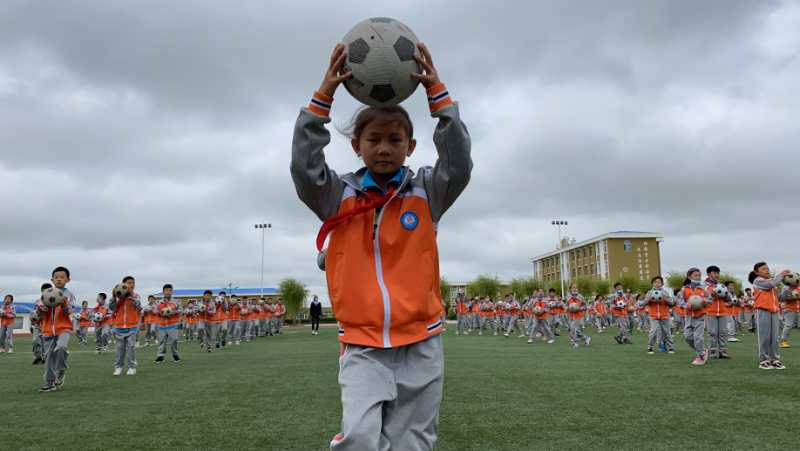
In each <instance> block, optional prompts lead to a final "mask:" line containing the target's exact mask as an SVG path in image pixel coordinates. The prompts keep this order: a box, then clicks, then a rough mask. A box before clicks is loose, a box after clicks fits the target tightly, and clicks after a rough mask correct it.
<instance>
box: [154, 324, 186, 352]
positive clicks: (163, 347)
mask: <svg viewBox="0 0 800 451" xmlns="http://www.w3.org/2000/svg"><path fill="white" fill-rule="evenodd" d="M167 346H169V349H170V351H171V352H172V358H173V359H179V358H181V356H180V354H178V329H177V328H175V329H168V330H162V329H159V330H158V354H156V357H164V356H165V355H166V354H167Z"/></svg>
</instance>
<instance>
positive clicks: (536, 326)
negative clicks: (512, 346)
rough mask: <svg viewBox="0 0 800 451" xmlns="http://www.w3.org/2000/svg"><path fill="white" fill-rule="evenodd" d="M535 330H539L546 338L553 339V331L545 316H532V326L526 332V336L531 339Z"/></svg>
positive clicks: (534, 334)
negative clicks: (539, 317) (540, 317)
mask: <svg viewBox="0 0 800 451" xmlns="http://www.w3.org/2000/svg"><path fill="white" fill-rule="evenodd" d="M536 332H541V333H542V336H543V337H545V338H547V339H548V340H552V339H553V331H552V330H551V329H550V322H549V321H548V320H547V318H542V319H538V318H536V317H534V318H533V327H532V328H531V330H530V332H528V338H529V339H531V340H533V338H534V337H535V336H536Z"/></svg>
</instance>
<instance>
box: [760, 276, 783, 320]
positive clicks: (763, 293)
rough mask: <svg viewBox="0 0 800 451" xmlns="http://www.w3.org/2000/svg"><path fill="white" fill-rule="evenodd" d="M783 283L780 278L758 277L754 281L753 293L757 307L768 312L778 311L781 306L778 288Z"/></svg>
mask: <svg viewBox="0 0 800 451" xmlns="http://www.w3.org/2000/svg"><path fill="white" fill-rule="evenodd" d="M780 283H781V280H780V278H777V277H776V278H774V279H765V278H763V277H758V278H756V280H754V281H753V295H754V296H755V298H756V305H755V308H756V309H757V310H765V311H768V312H773V313H778V312H779V311H780V306H779V302H778V289H777V288H776V287H777V286H778V285H779V284H780Z"/></svg>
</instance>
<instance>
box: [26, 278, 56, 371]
mask: <svg viewBox="0 0 800 451" xmlns="http://www.w3.org/2000/svg"><path fill="white" fill-rule="evenodd" d="M52 287H53V285H51V284H49V283H43V284H42V287H41V288H40V289H39V291H40V292H41V293H42V294H44V290H46V289H48V288H52ZM30 320H31V341H32V343H31V345H32V351H33V363H32V364H33V365H43V364H44V349H43V347H42V315H41V309H39V303H36V304H34V307H33V311H32V312H31V317H30Z"/></svg>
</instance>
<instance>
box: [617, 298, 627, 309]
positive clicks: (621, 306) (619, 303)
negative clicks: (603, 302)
mask: <svg viewBox="0 0 800 451" xmlns="http://www.w3.org/2000/svg"><path fill="white" fill-rule="evenodd" d="M614 305H616V306H617V308H625V301H623V300H622V299H620V300H618V301H616V302H615V303H614Z"/></svg>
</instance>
